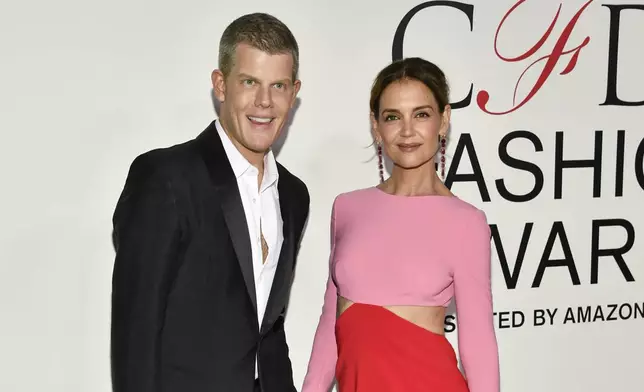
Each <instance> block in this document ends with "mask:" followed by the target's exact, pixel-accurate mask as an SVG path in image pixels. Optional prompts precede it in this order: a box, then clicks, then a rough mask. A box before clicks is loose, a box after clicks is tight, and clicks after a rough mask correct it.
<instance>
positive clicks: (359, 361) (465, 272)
mask: <svg viewBox="0 0 644 392" xmlns="http://www.w3.org/2000/svg"><path fill="white" fill-rule="evenodd" d="M448 103H449V97H448V86H447V81H446V79H445V75H444V74H443V72H442V71H441V70H440V69H439V68H438V67H437V66H435V65H434V64H432V63H430V62H428V61H425V60H423V59H420V58H408V59H405V60H401V61H397V62H394V63H392V64H390V65H389V66H387V67H386V68H385V69H383V70H382V71H381V72H380V73H379V74H378V77H377V78H376V80H375V82H374V84H373V88H372V91H371V102H370V106H371V123H372V131H373V137H374V139H375V142H376V143H377V146H378V154H379V158H380V159H379V161H380V164H379V166H380V167H379V168H380V176H381V184H380V185H379V186H376V187H372V188H367V189H360V190H356V191H352V192H348V193H344V194H341V195H339V196H338V197H337V198H336V199H335V201H334V203H333V214H332V220H331V228H332V241H331V242H332V250H331V259H330V273H329V278H328V282H327V288H326V294H325V298H324V305H323V308H322V315H321V317H320V322H319V325H318V328H317V332H316V334H315V339H314V343H313V350H312V353H311V359H310V362H309V366H308V372H307V374H306V377H305V380H304V385H303V388H302V392H327V391H328V390H329V388H330V387H331V386H332V382H333V379H334V376H335V378H336V379H337V382H338V389H339V391H340V392H381V391H382V392H398V391H400V392H421V391H422V392H428V391H440V392H467V391H469V392H499V361H498V351H497V343H496V337H495V332H494V326H493V319H492V317H493V311H492V294H491V284H490V231H489V227H488V225H487V220H486V216H485V214H484V213H483V212H482V211H480V210H478V209H476V208H475V207H473V206H471V205H470V204H468V203H466V202H464V201H462V200H460V199H458V198H456V197H455V196H453V195H452V194H451V193H450V191H449V189H447V187H446V186H445V185H444V184H443V183H442V181H441V179H440V178H439V177H438V175H437V173H436V168H435V163H434V158H435V156H436V154H437V152H438V151H440V152H441V158H440V163H441V165H440V166H441V174H442V175H443V176H444V171H445V158H444V152H445V149H444V143H445V142H444V141H445V137H446V135H447V130H448V128H449V121H450V106H449V104H448ZM383 149H384V153H386V154H387V156H388V157H389V158H391V160H392V161H393V163H394V167H393V171H392V174H391V177H390V178H388V179H387V181H383V180H384V179H383V174H382V153H383ZM453 297H455V299H456V312H457V322H458V324H457V325H458V340H459V352H460V359H461V361H462V365H463V368H464V372H465V376H463V375H462V374H461V372H460V371H459V368H458V364H457V360H456V355H455V353H454V350H453V348H452V346H451V345H450V343H449V342H448V341H447V339H446V338H445V336H444V329H443V323H444V319H445V309H446V308H447V306H448V305H449V303H450V301H451V300H452V298H453Z"/></svg>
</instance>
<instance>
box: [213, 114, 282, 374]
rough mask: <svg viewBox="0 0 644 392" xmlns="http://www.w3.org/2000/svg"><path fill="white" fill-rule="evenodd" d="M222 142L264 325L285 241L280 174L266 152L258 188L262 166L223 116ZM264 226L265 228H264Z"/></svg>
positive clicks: (271, 152) (258, 309) (258, 316)
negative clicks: (239, 206)
mask: <svg viewBox="0 0 644 392" xmlns="http://www.w3.org/2000/svg"><path fill="white" fill-rule="evenodd" d="M215 126H216V128H217V132H218V133H219V137H220V138H221V142H222V144H223V146H224V150H225V151H226V156H227V157H228V161H229V162H230V166H231V167H232V169H233V172H234V173H235V177H236V178H237V186H238V187H239V193H240V195H241V200H242V205H243V207H244V213H245V214H246V222H247V224H248V234H249V235H250V240H251V241H250V245H251V249H252V255H253V275H254V278H255V293H256V296H257V320H258V322H259V326H260V328H261V326H262V320H263V319H264V313H265V312H266V304H267V302H268V296H269V294H270V292H271V287H272V286H273V278H274V277H275V270H276V269H277V260H278V259H279V254H280V249H281V248H282V242H283V241H284V233H283V232H282V226H283V221H282V214H281V211H280V203H279V193H278V191H277V183H278V180H279V175H278V172H277V163H276V162H275V156H274V155H273V151H270V150H269V152H268V153H267V154H266V155H265V156H264V176H263V178H262V183H261V186H260V187H259V189H258V186H257V181H258V178H257V177H258V174H259V172H258V170H257V168H256V167H255V166H253V165H251V164H250V163H249V162H248V161H247V160H246V158H244V156H243V155H242V154H241V153H240V152H239V150H237V148H236V147H235V145H234V144H233V143H232V141H231V140H230V138H229V137H228V135H227V134H226V132H224V129H223V127H222V126H221V123H220V122H219V120H217V122H216V124H215ZM260 228H261V230H260ZM262 233H263V234H264V240H265V241H266V244H267V245H268V256H267V257H266V261H265V262H264V261H263V257H262V240H261V235H262ZM255 377H257V360H255Z"/></svg>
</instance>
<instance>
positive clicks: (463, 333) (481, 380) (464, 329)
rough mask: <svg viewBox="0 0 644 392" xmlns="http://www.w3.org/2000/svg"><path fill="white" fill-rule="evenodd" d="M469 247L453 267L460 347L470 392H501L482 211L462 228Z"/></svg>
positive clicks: (487, 241) (488, 248)
mask: <svg viewBox="0 0 644 392" xmlns="http://www.w3.org/2000/svg"><path fill="white" fill-rule="evenodd" d="M463 233H465V234H464V236H463V237H464V238H467V241H468V242H467V244H466V246H463V247H462V253H461V255H462V257H461V259H460V260H458V262H457V265H456V266H455V267H454V287H455V297H456V317H457V322H458V347H459V353H460V359H461V363H462V364H463V370H464V372H465V377H466V379H467V385H468V387H469V390H470V391H471V392H499V388H500V386H499V383H500V381H499V356H498V348H497V341H496V334H495V331H494V319H493V316H494V313H493V312H494V310H493V304H492V285H491V245H490V228H489V226H488V224H487V218H486V217H485V214H484V213H483V212H482V211H477V213H476V215H474V217H473V219H470V220H468V221H467V225H466V227H465V228H464V229H463Z"/></svg>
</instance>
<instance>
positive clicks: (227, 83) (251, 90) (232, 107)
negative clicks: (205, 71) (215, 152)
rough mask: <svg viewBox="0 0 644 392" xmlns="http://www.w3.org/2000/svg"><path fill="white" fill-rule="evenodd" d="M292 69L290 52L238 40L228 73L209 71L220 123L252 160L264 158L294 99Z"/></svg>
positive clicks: (297, 85) (295, 88)
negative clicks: (273, 51) (264, 49)
mask: <svg viewBox="0 0 644 392" xmlns="http://www.w3.org/2000/svg"><path fill="white" fill-rule="evenodd" d="M292 73H293V57H292V56H291V55H290V54H273V55H272V54H268V53H266V52H262V51H261V50H259V49H257V48H254V47H252V46H250V45H247V44H244V43H241V44H239V45H237V48H236V51H235V57H234V61H233V67H232V69H231V71H230V74H229V75H227V76H226V77H224V75H223V74H222V73H221V72H220V71H219V70H215V71H214V72H213V74H212V82H213V87H214V91H215V96H216V98H217V99H218V100H219V101H220V102H221V107H220V109H221V110H220V120H221V122H222V125H223V127H224V129H225V130H226V132H227V133H228V135H229V137H230V138H231V140H232V141H233V143H234V144H235V146H236V147H237V148H238V149H239V150H240V152H241V153H242V155H244V157H246V159H248V160H249V161H251V163H254V162H256V161H257V160H258V159H263V156H264V154H265V153H266V152H267V151H268V150H269V148H270V147H271V145H272V144H273V142H275V140H276V139H277V138H278V137H279V135H280V132H281V131H282V128H283V126H284V123H285V122H286V119H287V117H288V114H289V111H290V109H291V108H292V107H293V104H294V103H295V97H296V95H297V93H298V91H299V89H300V84H301V83H300V81H299V80H292Z"/></svg>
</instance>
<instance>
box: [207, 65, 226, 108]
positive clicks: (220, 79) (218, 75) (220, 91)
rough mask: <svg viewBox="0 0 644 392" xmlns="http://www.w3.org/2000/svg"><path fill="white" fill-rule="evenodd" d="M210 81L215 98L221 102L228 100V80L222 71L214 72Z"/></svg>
mask: <svg viewBox="0 0 644 392" xmlns="http://www.w3.org/2000/svg"><path fill="white" fill-rule="evenodd" d="M210 79H211V80H212V89H213V92H214V94H215V98H217V100H218V101H219V102H224V101H225V100H226V78H225V77H224V74H223V73H222V72H221V71H220V70H218V69H216V70H214V71H212V74H211V75H210Z"/></svg>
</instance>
